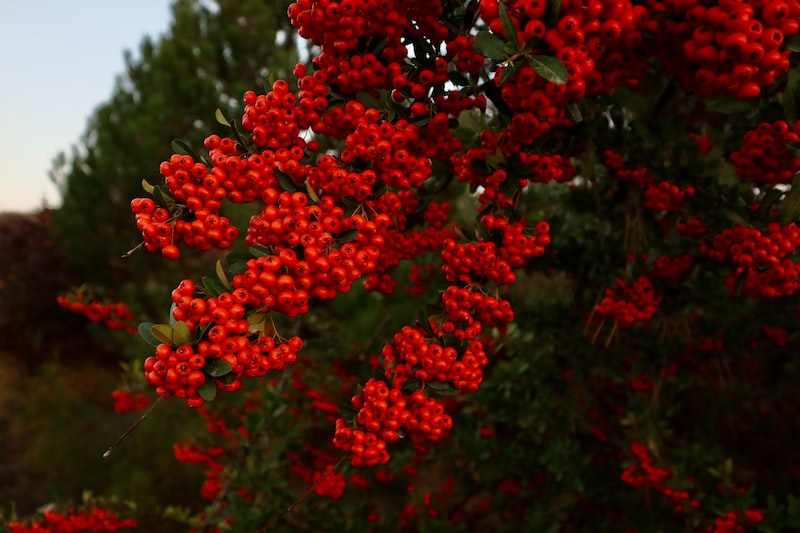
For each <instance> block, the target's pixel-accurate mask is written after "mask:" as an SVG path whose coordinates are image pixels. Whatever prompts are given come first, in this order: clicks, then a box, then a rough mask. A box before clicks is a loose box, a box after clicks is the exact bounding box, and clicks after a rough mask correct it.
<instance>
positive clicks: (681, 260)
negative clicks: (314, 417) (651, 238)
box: [649, 254, 693, 283]
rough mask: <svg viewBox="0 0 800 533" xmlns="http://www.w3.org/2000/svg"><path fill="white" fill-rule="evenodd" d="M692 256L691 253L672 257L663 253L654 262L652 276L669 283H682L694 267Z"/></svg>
mask: <svg viewBox="0 0 800 533" xmlns="http://www.w3.org/2000/svg"><path fill="white" fill-rule="evenodd" d="M692 263H693V260H692V256H691V255H689V254H685V255H679V256H674V257H670V256H668V255H662V256H661V257H659V258H657V259H656V260H655V262H654V263H653V271H652V272H650V274H649V275H650V277H651V278H653V279H655V280H659V281H664V282H667V283H680V282H682V281H683V280H684V279H686V276H687V275H688V274H689V271H690V270H691V268H692Z"/></svg>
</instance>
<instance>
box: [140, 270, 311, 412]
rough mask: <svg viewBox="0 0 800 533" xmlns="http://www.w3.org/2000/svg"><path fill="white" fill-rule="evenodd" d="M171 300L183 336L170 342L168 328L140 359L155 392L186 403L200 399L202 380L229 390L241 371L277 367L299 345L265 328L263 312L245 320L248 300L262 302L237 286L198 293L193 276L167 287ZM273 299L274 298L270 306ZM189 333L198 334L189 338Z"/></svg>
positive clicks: (255, 372)
mask: <svg viewBox="0 0 800 533" xmlns="http://www.w3.org/2000/svg"><path fill="white" fill-rule="evenodd" d="M268 257H277V256H268ZM252 261H256V262H257V261H258V259H254V260H252ZM279 267H280V266H279ZM273 277H275V276H273ZM277 283H278V282H277V278H276V279H275V284H276V285H277ZM281 286H283V285H281ZM172 301H173V304H174V306H173V311H172V314H173V318H174V319H175V320H177V321H179V322H180V323H182V324H184V325H185V327H186V330H187V338H184V339H181V340H182V341H184V342H179V341H178V342H176V339H175V335H174V333H173V339H172V340H173V342H172V343H166V342H164V343H161V344H159V345H158V346H157V347H156V350H155V355H154V356H151V357H148V358H147V359H146V360H145V362H144V371H145V378H146V379H147V381H148V383H150V384H151V385H153V386H155V387H156V394H157V395H159V396H166V397H169V396H176V397H178V398H185V399H186V403H187V405H189V406H190V407H199V406H201V405H203V403H204V399H203V397H202V395H201V394H200V392H199V391H198V389H200V387H203V386H204V385H205V386H209V385H207V383H208V384H213V387H212V391H213V392H214V393H215V392H216V391H217V390H225V391H229V392H231V391H235V390H237V389H238V388H239V387H240V386H241V378H242V376H245V377H257V376H263V375H264V374H266V373H267V372H268V371H270V370H283V369H284V367H285V365H287V364H291V363H293V362H294V361H295V360H296V359H297V353H298V352H299V351H300V350H301V349H302V347H303V341H302V340H301V339H300V338H299V337H292V338H290V339H288V340H287V339H283V338H281V337H280V336H279V335H277V334H276V333H275V332H271V333H270V332H269V331H268V329H267V328H266V322H265V318H266V317H265V315H264V314H261V315H259V316H260V318H261V321H260V322H257V321H252V322H250V321H248V318H247V314H248V312H249V310H250V309H251V308H252V306H253V303H254V302H256V303H257V304H260V305H266V304H264V300H263V299H260V298H259V297H258V296H256V295H255V294H254V292H252V291H248V290H247V289H245V288H243V287H237V288H235V289H234V290H233V292H221V293H220V294H219V295H218V296H213V297H208V298H204V297H203V295H202V294H201V293H199V292H198V291H197V289H196V287H195V284H194V282H192V281H191V280H183V281H182V282H181V283H180V285H179V286H178V287H177V288H176V289H175V290H174V291H173V293H172ZM294 301H295V296H294V295H293V296H292V302H294ZM284 303H285V302H284ZM279 305H280V304H279V302H275V307H278V306H279ZM258 306H259V305H256V307H258ZM192 334H194V335H195V336H196V337H198V338H197V339H195V342H192V339H191V335H192ZM210 393H211V391H210Z"/></svg>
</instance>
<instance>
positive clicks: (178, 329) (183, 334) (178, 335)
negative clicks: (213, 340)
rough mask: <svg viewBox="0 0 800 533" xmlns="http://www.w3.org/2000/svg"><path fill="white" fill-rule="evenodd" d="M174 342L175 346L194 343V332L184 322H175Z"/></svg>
mask: <svg viewBox="0 0 800 533" xmlns="http://www.w3.org/2000/svg"><path fill="white" fill-rule="evenodd" d="M172 342H173V344H175V346H180V345H181V344H189V343H190V342H192V332H191V331H189V326H188V325H187V324H186V322H184V321H183V320H178V321H177V322H175V327H173V328H172Z"/></svg>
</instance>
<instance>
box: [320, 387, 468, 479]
mask: <svg viewBox="0 0 800 533" xmlns="http://www.w3.org/2000/svg"><path fill="white" fill-rule="evenodd" d="M351 404H352V405H353V407H355V408H356V409H358V413H357V414H356V417H355V422H357V424H358V425H359V426H360V427H359V428H355V429H353V428H352V427H350V426H348V424H347V422H346V421H345V420H344V419H342V418H340V419H338V420H337V421H336V433H335V435H334V440H333V443H334V446H336V447H337V448H339V449H341V450H342V451H344V452H347V453H348V454H349V457H350V461H351V462H352V464H353V466H362V465H366V466H375V465H378V464H385V463H387V462H388V461H389V453H388V451H387V450H386V446H387V445H388V444H392V443H394V442H396V441H397V440H398V439H399V438H400V435H401V433H402V434H404V435H408V436H410V437H411V439H412V440H418V441H424V440H434V441H435V440H438V439H440V438H441V437H442V436H443V435H444V434H445V432H446V431H448V430H450V429H451V428H452V425H453V421H452V419H451V418H450V415H448V414H446V413H445V412H444V406H443V405H442V404H441V402H439V401H438V400H436V399H434V398H429V397H427V396H426V395H425V394H424V393H422V392H421V391H415V392H413V393H411V394H408V393H407V392H405V391H403V390H402V389H401V388H400V387H398V386H395V387H393V388H389V386H388V385H387V384H386V383H385V382H383V381H381V380H378V379H375V378H372V379H370V380H369V381H368V382H367V383H366V384H365V385H364V388H363V391H362V393H361V394H360V395H357V396H354V397H353V399H352V400H351ZM361 428H363V429H361Z"/></svg>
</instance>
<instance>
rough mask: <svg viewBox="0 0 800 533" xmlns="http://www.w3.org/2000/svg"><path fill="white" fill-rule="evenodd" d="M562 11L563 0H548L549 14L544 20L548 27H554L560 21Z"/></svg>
mask: <svg viewBox="0 0 800 533" xmlns="http://www.w3.org/2000/svg"><path fill="white" fill-rule="evenodd" d="M560 13H561V0H547V14H546V16H545V21H544V22H545V25H546V26H547V27H548V28H552V27H554V26H555V25H556V24H557V23H558V19H559V15H560Z"/></svg>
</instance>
